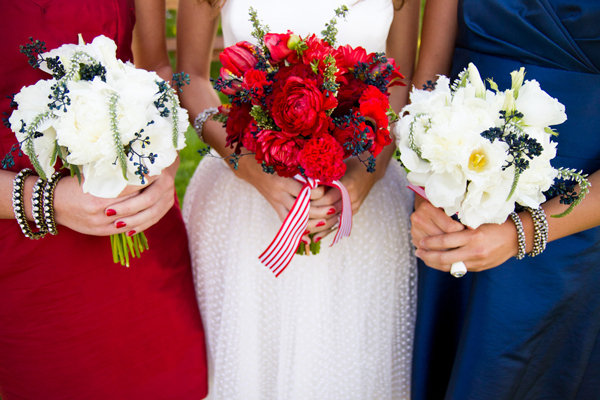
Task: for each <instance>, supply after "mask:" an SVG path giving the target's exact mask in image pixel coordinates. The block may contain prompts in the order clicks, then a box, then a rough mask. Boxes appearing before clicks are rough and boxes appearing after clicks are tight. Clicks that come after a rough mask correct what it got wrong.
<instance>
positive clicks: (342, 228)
mask: <svg viewBox="0 0 600 400" xmlns="http://www.w3.org/2000/svg"><path fill="white" fill-rule="evenodd" d="M331 185H332V186H335V187H336V188H338V189H339V191H340V193H341V194H342V212H341V214H340V221H339V226H338V230H337V232H336V233H335V237H334V238H333V241H332V242H331V246H333V245H334V244H336V243H337V242H339V240H340V239H341V238H344V237H348V236H350V232H351V231H352V203H351V202H350V195H349V194H348V190H346V187H345V186H344V185H343V184H342V182H340V181H333V182H332V184H331Z"/></svg>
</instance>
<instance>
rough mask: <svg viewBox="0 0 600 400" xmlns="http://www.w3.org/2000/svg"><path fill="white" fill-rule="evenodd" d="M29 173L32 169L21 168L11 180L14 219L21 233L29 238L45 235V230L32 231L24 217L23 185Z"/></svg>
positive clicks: (31, 172) (38, 237)
mask: <svg viewBox="0 0 600 400" xmlns="http://www.w3.org/2000/svg"><path fill="white" fill-rule="evenodd" d="M30 175H33V171H32V170H31V169H29V168H25V169H22V170H21V171H20V172H19V173H18V174H17V175H16V176H15V179H14V180H13V192H12V203H13V211H14V213H15V219H16V220H17V223H18V224H19V227H20V228H21V232H23V235H24V236H25V237H26V238H29V239H40V238H42V237H44V235H46V232H45V231H41V230H40V231H36V232H34V231H32V230H31V228H30V227H29V222H27V218H26V217H25V206H24V204H23V202H24V201H25V194H24V191H25V190H24V186H25V179H27V177H28V176H30Z"/></svg>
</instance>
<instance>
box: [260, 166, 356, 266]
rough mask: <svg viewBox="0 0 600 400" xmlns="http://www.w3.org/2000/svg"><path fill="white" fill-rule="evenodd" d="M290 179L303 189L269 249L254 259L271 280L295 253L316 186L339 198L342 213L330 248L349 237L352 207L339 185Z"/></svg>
mask: <svg viewBox="0 0 600 400" xmlns="http://www.w3.org/2000/svg"><path fill="white" fill-rule="evenodd" d="M294 179H296V180H297V181H299V182H302V183H304V186H303V187H302V190H300V194H299V195H298V197H297V198H296V201H295V202H294V205H293V206H292V208H291V210H290V212H289V213H288V215H287V217H285V220H284V221H283V224H282V225H281V227H280V228H279V232H277V235H275V238H274V239H273V241H272V242H271V244H270V245H269V247H267V249H266V250H265V251H264V252H263V253H262V254H261V255H260V256H259V257H258V259H259V260H260V261H261V262H262V263H263V264H264V265H265V266H266V267H268V268H269V269H270V270H271V271H272V272H273V273H274V274H275V277H278V276H279V275H280V274H281V273H282V272H283V271H284V270H285V269H286V267H287V266H288V265H289V264H290V262H291V261H292V258H293V257H294V254H295V253H296V248H297V247H298V244H299V243H300V239H301V238H302V235H304V232H305V231H306V225H307V223H308V212H309V210H310V195H311V193H312V190H313V189H314V188H316V187H317V186H319V184H325V185H327V186H331V187H335V188H337V189H339V191H340V193H341V194H342V210H341V211H342V212H341V213H340V221H339V226H338V230H337V232H336V234H335V237H334V238H333V242H331V246H333V245H334V244H336V243H337V242H338V241H339V240H340V239H341V238H343V237H346V236H350V231H351V230H352V205H351V204H350V196H349V195H348V191H347V190H346V188H345V187H344V185H343V184H342V182H340V181H337V180H336V181H333V182H331V183H323V182H321V181H320V180H319V179H312V178H306V177H304V176H302V175H299V174H298V175H296V176H294Z"/></svg>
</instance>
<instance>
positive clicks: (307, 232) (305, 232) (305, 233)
mask: <svg viewBox="0 0 600 400" xmlns="http://www.w3.org/2000/svg"><path fill="white" fill-rule="evenodd" d="M309 233H310V231H309V230H308V229H307V230H305V231H304V233H303V234H302V236H304V235H308V234H309Z"/></svg>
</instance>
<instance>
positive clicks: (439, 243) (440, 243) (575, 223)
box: [411, 0, 600, 272]
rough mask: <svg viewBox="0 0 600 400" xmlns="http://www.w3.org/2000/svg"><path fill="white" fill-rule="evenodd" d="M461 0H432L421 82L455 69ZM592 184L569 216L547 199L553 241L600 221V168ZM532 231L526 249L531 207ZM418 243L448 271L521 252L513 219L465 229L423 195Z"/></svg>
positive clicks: (415, 233)
mask: <svg viewBox="0 0 600 400" xmlns="http://www.w3.org/2000/svg"><path fill="white" fill-rule="evenodd" d="M457 4H458V3H457V0H428V1H427V4H426V9H425V16H424V20H423V35H422V41H421V49H420V53H419V63H418V66H417V69H416V71H415V84H416V85H418V86H417V87H419V85H422V84H424V83H425V82H427V81H428V80H435V77H436V75H438V74H444V75H447V74H448V72H449V69H450V64H451V60H452V54H453V51H454V40H455V37H456V26H457ZM590 182H591V183H592V188H591V189H590V192H589V193H588V195H587V196H586V198H585V200H584V201H583V202H582V203H581V204H579V205H578V206H577V207H575V209H574V210H573V212H571V213H570V214H569V215H567V216H566V217H562V218H552V217H550V215H553V214H559V213H561V212H562V211H564V208H565V206H564V205H561V204H560V200H559V199H558V198H553V199H551V200H549V201H547V202H546V203H544V204H542V208H543V209H544V211H545V213H546V215H547V216H548V231H549V232H548V241H552V240H556V239H559V238H561V237H565V236H568V235H571V234H574V233H577V232H581V231H583V230H586V229H589V228H592V227H595V226H598V225H599V224H600V192H599V191H598V190H597V189H596V190H594V188H595V187H597V186H598V185H600V172H595V173H594V174H592V175H591V177H590ZM519 217H520V218H521V221H522V222H523V228H524V232H525V237H526V252H530V251H531V249H532V246H533V236H534V235H533V231H534V227H533V221H532V219H531V216H530V214H529V213H528V212H522V213H520V214H519ZM411 223H412V228H411V233H412V237H413V244H414V245H415V246H416V247H417V252H416V255H417V256H418V257H419V258H421V259H422V260H423V261H424V262H425V263H426V264H427V265H429V266H430V267H433V268H436V269H439V270H441V271H446V272H448V271H449V270H450V265H451V264H452V263H454V262H457V261H463V262H465V264H466V266H467V269H468V270H470V271H482V270H485V269H489V268H494V267H496V266H498V265H500V264H502V263H503V262H504V261H506V260H507V259H509V258H510V257H513V256H515V255H516V254H517V251H518V243H517V231H516V227H515V225H514V223H513V222H512V220H511V219H507V221H505V222H504V223H502V224H484V225H481V226H480V227H479V228H477V229H465V228H464V227H463V226H462V225H461V224H460V223H458V222H456V221H454V220H452V219H451V218H450V217H448V216H447V215H446V214H445V213H444V211H443V210H441V209H438V208H435V207H434V206H433V205H431V204H430V203H429V202H427V201H426V200H423V199H420V198H418V199H416V200H415V212H414V213H413V214H412V216H411Z"/></svg>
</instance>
